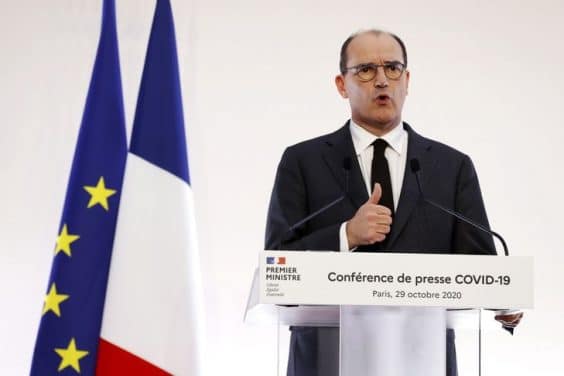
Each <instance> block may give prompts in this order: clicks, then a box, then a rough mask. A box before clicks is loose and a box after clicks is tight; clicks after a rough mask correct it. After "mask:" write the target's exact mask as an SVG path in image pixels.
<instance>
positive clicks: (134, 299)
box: [97, 0, 203, 376]
mask: <svg viewBox="0 0 564 376" xmlns="http://www.w3.org/2000/svg"><path fill="white" fill-rule="evenodd" d="M199 264H200V263H199V259H198V250H197V242H196V231H195V221H194V202H193V197H192V189H191V186H190V174H189V169H188V159H187V149H186V140H185V130H184V118H183V109H182V96H181V90H180V79H179V71H178V59H177V52H176V40H175V32H174V23H173V17H172V10H171V6H170V2H169V1H168V0H157V5H156V9H155V14H154V18H153V24H152V28H151V34H150V39H149V45H148V48H147V55H146V58H145V66H144V69H143V76H142V81H141V87H140V90H139V96H138V102H137V108H136V113H135V119H134V123H133V131H132V136H131V144H130V150H129V154H128V158H127V167H126V171H125V177H124V183H123V196H122V202H121V207H120V213H119V219H118V223H117V229H116V239H115V244H114V252H113V255H112V264H111V268H110V276H109V282H108V292H107V296H106V306H105V310H104V321H103V325H102V333H101V337H102V340H101V343H100V350H99V355H98V367H97V374H99V375H109V376H112V375H124V374H133V373H131V372H132V370H135V371H134V374H136V375H165V374H174V375H191V376H195V375H200V374H203V373H202V369H201V368H202V365H201V349H202V346H203V344H202V340H203V336H202V330H203V322H202V320H203V314H202V311H201V310H202V296H201V291H202V289H201V285H200V283H201V278H200V271H199Z"/></svg>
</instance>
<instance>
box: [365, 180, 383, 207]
mask: <svg viewBox="0 0 564 376" xmlns="http://www.w3.org/2000/svg"><path fill="white" fill-rule="evenodd" d="M380 197H382V187H381V186H380V183H376V184H374V190H373V191H372V195H370V198H369V199H368V202H370V203H372V204H377V203H378V201H380Z"/></svg>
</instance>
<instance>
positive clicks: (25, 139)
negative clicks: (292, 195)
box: [0, 0, 564, 375]
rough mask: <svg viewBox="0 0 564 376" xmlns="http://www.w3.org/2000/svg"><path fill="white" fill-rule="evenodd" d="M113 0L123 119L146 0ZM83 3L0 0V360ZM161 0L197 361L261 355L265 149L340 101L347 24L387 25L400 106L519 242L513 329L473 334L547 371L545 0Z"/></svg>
mask: <svg viewBox="0 0 564 376" xmlns="http://www.w3.org/2000/svg"><path fill="white" fill-rule="evenodd" d="M117 3H118V8H117V11H118V13H117V17H118V33H119V41H120V52H121V62H122V79H123V85H124V95H125V104H126V117H127V121H128V127H131V121H132V118H133V111H134V104H135V102H136V96H137V90H138V85H139V80H140V75H141V68H142V64H143V59H144V54H145V49H146V44H147V37H148V33H149V29H150V22H151V17H152V12H153V6H154V2H153V1H148V0H146V1H139V0H117ZM100 4H101V1H98V0H88V1H86V0H80V1H79V0H56V1H40V0H20V1H17V2H16V1H7V0H2V12H1V13H0V48H1V51H2V58H1V59H0V114H1V115H2V124H1V127H2V132H1V136H0V166H1V170H0V171H1V173H2V180H1V184H0V198H1V200H2V216H1V217H0V221H1V222H0V231H1V233H0V234H1V244H2V248H1V249H0V282H1V283H0V297H1V298H0V299H1V304H0V308H1V309H0V333H1V335H0V338H1V339H0V370H1V371H0V373H1V374H11V375H20V374H26V373H28V372H29V364H30V360H31V354H32V350H33V345H34V341H35V334H36V330H37V327H38V323H39V319H40V313H41V307H42V299H43V294H44V291H45V288H46V285H47V279H48V274H49V270H50V262H51V258H52V255H53V253H52V249H53V244H54V240H55V237H56V232H57V226H58V223H59V219H60V215H61V211H62V205H63V200H64V193H65V187H66V182H67V179H68V174H69V170H70V163H71V160H72V154H73V151H74V145H75V141H76V137H77V132H78V126H79V123H80V119H81V116H82V110H83V106H84V100H85V95H86V90H87V87H88V82H89V80H90V74H91V69H92V64H93V59H94V54H95V50H96V44H97V40H98V33H99V27H100V10H101V8H100ZM173 10H174V15H175V19H176V29H177V39H178V48H179V55H180V56H179V59H180V65H181V76H182V84H183V90H184V103H185V114H186V125H187V137H188V144H189V155H190V168H191V175H192V182H193V188H194V191H195V197H196V209H197V213H196V215H197V219H198V224H199V233H200V245H201V254H202V263H203V265H202V270H203V274H204V283H205V286H206V288H205V297H206V307H205V308H206V311H207V317H208V320H207V321H208V327H207V328H206V329H207V333H208V347H209V348H208V354H210V362H209V364H208V366H209V368H210V375H220V374H225V373H228V374H235V375H240V374H246V375H268V374H274V366H272V363H273V362H274V359H275V358H274V351H273V350H274V349H275V333H276V332H275V330H274V328H269V327H249V326H245V325H244V324H243V323H242V317H243V310H244V306H245V302H246V294H247V290H248V288H249V284H250V279H251V275H252V271H253V269H254V267H255V264H256V261H257V252H258V251H259V250H260V249H262V247H263V233H264V220H265V216H266V210H267V205H268V200H269V195H270V190H271V187H272V183H273V178H274V172H275V168H276V165H277V163H278V160H279V158H280V156H281V153H282V151H283V149H284V147H285V146H287V145H289V144H292V143H295V142H298V141H301V140H304V139H306V138H310V137H313V136H317V135H320V134H323V133H328V132H331V131H333V130H335V129H337V128H338V127H339V126H341V125H342V124H343V123H344V121H345V120H346V119H347V117H348V105H347V103H346V102H345V101H343V100H342V99H341V98H340V97H339V96H338V94H337V92H336V89H335V88H334V85H333V78H334V75H335V74H336V73H337V68H338V52H339V48H340V45H341V43H342V41H343V40H344V39H345V38H346V37H347V36H348V35H349V34H350V33H351V32H353V31H356V30H358V29H360V28H365V27H379V28H384V29H388V30H391V31H394V32H396V33H397V34H399V35H400V36H401V37H402V38H403V39H404V41H405V42H406V45H407V48H408V55H409V68H410V70H411V87H410V91H409V96H408V98H407V101H406V106H405V111H404V118H405V120H406V121H408V122H410V123H411V125H412V126H413V127H414V128H415V129H416V130H417V131H418V132H420V133H422V134H423V135H426V136H428V137H432V138H435V139H438V140H440V141H443V142H446V143H448V144H450V145H452V146H454V147H456V148H458V149H460V150H462V151H464V152H466V153H468V154H469V155H471V156H472V158H473V160H474V162H475V165H476V168H477V170H478V173H479V176H480V180H481V185H482V191H483V195H484V199H485V202H486V206H487V209H488V213H489V217H490V221H491V224H492V226H493V228H494V229H496V230H497V231H499V232H500V233H502V234H504V235H505V237H506V239H507V241H508V243H509V246H510V250H511V251H512V253H513V254H514V255H534V256H536V286H537V287H536V309H535V310H534V311H532V312H529V313H528V314H527V316H526V317H525V319H524V321H523V323H522V324H521V326H520V327H519V329H518V330H517V335H516V336H515V337H513V338H510V337H509V336H506V335H503V334H500V335H496V336H493V338H492V340H491V341H489V342H488V343H487V345H486V348H485V350H486V351H489V352H490V353H495V354H496V356H495V357H489V358H488V360H486V363H487V364H486V366H487V367H489V369H490V370H491V372H490V373H487V375H509V374H514V375H533V374H534V375H561V374H562V370H563V369H564V366H562V365H561V360H560V359H559V358H560V357H561V356H562V354H563V353H564V339H563V337H564V326H563V325H562V323H561V321H562V318H563V316H564V300H563V294H562V290H561V289H562V287H563V286H564V283H563V282H562V278H564V277H563V276H562V271H563V266H564V252H563V250H564V247H563V240H562V236H561V233H562V225H563V221H562V220H561V215H560V213H561V212H562V211H563V210H564V201H563V199H562V191H563V190H564V178H563V169H562V166H561V164H562V163H563V162H564V158H563V157H562V156H561V149H560V147H562V146H559V145H561V143H562V139H563V136H564V130H563V128H564V122H563V120H562V115H561V114H560V112H561V108H562V104H563V98H564V71H563V70H562V67H563V66H564V51H563V48H562V43H561V38H562V36H563V35H564V23H562V19H563V18H564V3H563V2H562V1H559V0H538V1H536V2H534V4H533V2H516V1H513V0H489V1H482V0H480V1H470V2H468V1H466V2H462V1H460V2H457V1H448V0H427V1H396V2H375V1H366V0H360V1H356V2H354V4H353V5H349V4H347V3H346V2H344V1H342V0H324V1H308V2H304V1H303V0H302V1H298V0H289V1H286V2H274V1H258V0H239V1H229V0H207V1H203V0H196V1H192V2H189V1H179V0H176V1H174V0H173ZM504 346H505V347H506V350H503V347H504ZM271 371H272V372H271Z"/></svg>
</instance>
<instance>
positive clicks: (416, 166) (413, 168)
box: [409, 158, 421, 173]
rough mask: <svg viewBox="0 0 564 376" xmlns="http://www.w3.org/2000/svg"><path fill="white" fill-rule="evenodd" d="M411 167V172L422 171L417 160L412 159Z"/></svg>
mask: <svg viewBox="0 0 564 376" xmlns="http://www.w3.org/2000/svg"><path fill="white" fill-rule="evenodd" d="M409 166H410V167H411V172H413V173H418V172H419V170H421V166H419V160H418V159H417V158H412V159H411V160H410V161H409Z"/></svg>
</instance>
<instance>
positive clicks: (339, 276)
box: [245, 251, 533, 376]
mask: <svg viewBox="0 0 564 376" xmlns="http://www.w3.org/2000/svg"><path fill="white" fill-rule="evenodd" d="M259 260H260V261H259V268H258V269H257V270H256V271H255V275H254V278H253V284H252V288H251V292H250V296H249V300H248V303H247V309H246V312H245V321H246V322H248V323H271V324H276V325H279V326H306V327H307V326H314V327H318V328H320V329H319V330H318V332H317V333H318V336H319V339H318V344H319V346H318V349H317V351H318V357H319V359H321V360H322V361H320V362H318V364H319V370H318V372H319V375H323V376H337V375H340V376H352V375H354V376H358V375H370V376H412V375H417V376H427V375H428V376H442V375H446V374H447V373H446V363H447V361H446V359H447V356H450V357H451V360H453V359H456V363H457V364H458V370H459V372H458V375H459V376H470V375H471V376H474V375H480V374H481V345H482V340H481V333H482V320H481V316H482V314H483V313H482V312H483V311H482V310H481V308H484V307H504V308H508V307H512V308H513V307H519V308H532V301H533V290H532V270H533V268H532V259H531V258H527V257H492V256H470V255H468V256H467V255H460V256H458V255H457V256H454V255H420V254H366V253H363V254H345V253H335V252H307V251H300V252H295V251H294V252H286V251H264V252H261V254H260V259H259ZM484 312H486V313H484V314H485V315H487V316H493V314H492V313H491V312H488V311H484ZM487 322H488V323H489V325H490V326H492V327H493V326H494V324H493V319H492V320H487ZM496 328H498V330H499V326H496ZM453 329H454V331H453ZM455 332H456V356H455V357H454V353H453V351H454V347H453V343H454V336H455V335H454V333H455ZM279 333H280V331H279ZM336 341H339V342H338V346H335V342H336ZM447 341H450V342H451V343H448V344H447ZM287 351H288V349H287V347H283V348H279V352H278V353H279V354H278V356H279V358H280V359H284V358H285V355H286V353H287ZM447 354H448V355H447ZM279 363H281V364H280V367H279V370H280V369H282V370H285V364H284V363H285V362H280V361H279ZM284 372H285V371H282V372H280V374H285V373H284Z"/></svg>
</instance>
